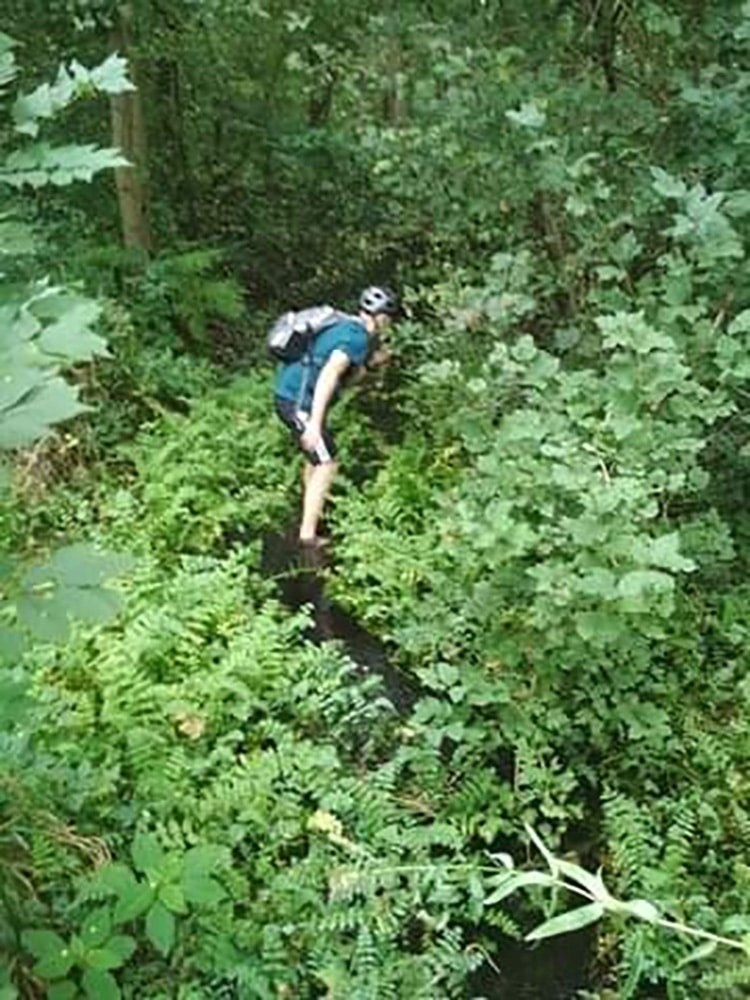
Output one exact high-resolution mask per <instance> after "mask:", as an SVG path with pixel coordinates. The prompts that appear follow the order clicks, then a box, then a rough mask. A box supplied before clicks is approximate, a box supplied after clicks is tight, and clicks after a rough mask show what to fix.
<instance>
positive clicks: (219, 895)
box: [182, 873, 226, 904]
mask: <svg viewBox="0 0 750 1000" xmlns="http://www.w3.org/2000/svg"><path fill="white" fill-rule="evenodd" d="M182 889H183V892H184V893H185V899H187V901H188V902H189V903H206V904H209V903H219V902H221V900H222V899H224V898H225V897H226V893H225V892H224V889H223V888H222V886H221V885H220V884H219V883H218V882H217V881H216V880H215V879H213V878H209V876H207V875H191V874H188V873H186V874H185V875H184V876H183V878H182Z"/></svg>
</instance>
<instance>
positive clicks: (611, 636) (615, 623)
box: [576, 611, 624, 642]
mask: <svg viewBox="0 0 750 1000" xmlns="http://www.w3.org/2000/svg"><path fill="white" fill-rule="evenodd" d="M623 629H624V622H623V621H622V619H620V618H618V617H617V615H614V614H609V613H608V612H606V611H584V612H583V614H580V615H579V616H578V618H577V619H576V631H577V632H578V634H579V635H580V637H581V638H582V639H584V640H585V641H586V642H591V641H600V642H612V641H613V640H615V639H617V638H619V636H620V635H621V634H622V632H623Z"/></svg>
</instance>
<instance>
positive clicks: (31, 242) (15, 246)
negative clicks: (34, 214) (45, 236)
mask: <svg viewBox="0 0 750 1000" xmlns="http://www.w3.org/2000/svg"><path fill="white" fill-rule="evenodd" d="M35 249H36V241H35V239H34V233H33V231H32V230H31V228H30V227H29V226H27V225H25V224H24V223H23V222H15V221H14V220H12V219H8V218H5V219H0V254H10V255H12V256H14V257H18V256H20V255H21V254H30V253H34V251H35Z"/></svg>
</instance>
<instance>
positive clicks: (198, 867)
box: [182, 844, 226, 875]
mask: <svg viewBox="0 0 750 1000" xmlns="http://www.w3.org/2000/svg"><path fill="white" fill-rule="evenodd" d="M225 854H226V848H223V847H218V846H217V845H216V844H198V845H197V846H196V847H191V848H190V850H188V851H186V853H185V856H184V857H183V859H182V864H183V869H184V871H185V872H186V873H189V874H190V875H208V874H209V873H210V872H211V871H213V869H214V868H215V867H216V866H217V865H218V864H219V863H220V862H221V861H222V859H223V858H224V856H225Z"/></svg>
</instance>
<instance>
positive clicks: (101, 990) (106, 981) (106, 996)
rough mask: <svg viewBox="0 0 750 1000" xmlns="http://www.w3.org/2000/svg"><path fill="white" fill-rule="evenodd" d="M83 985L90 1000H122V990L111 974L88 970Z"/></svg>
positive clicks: (98, 970)
mask: <svg viewBox="0 0 750 1000" xmlns="http://www.w3.org/2000/svg"><path fill="white" fill-rule="evenodd" d="M81 984H82V986H83V990H84V992H85V994H86V996H87V997H89V1000H120V988H119V986H118V985H117V980H116V979H115V977H114V976H113V975H112V973H111V972H103V971H102V970H100V969H86V971H85V972H84V974H83V979H82V981H81Z"/></svg>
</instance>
